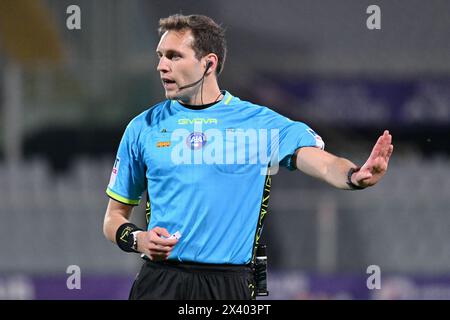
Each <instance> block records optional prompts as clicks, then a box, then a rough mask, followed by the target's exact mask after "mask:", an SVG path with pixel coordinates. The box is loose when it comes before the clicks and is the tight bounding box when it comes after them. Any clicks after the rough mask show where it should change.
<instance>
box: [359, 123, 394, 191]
mask: <svg viewBox="0 0 450 320" xmlns="http://www.w3.org/2000/svg"><path fill="white" fill-rule="evenodd" d="M393 150H394V146H393V145H392V136H391V135H390V134H389V131H388V130H385V131H384V133H383V135H381V136H380V137H379V138H378V140H377V142H376V143H375V146H374V147H373V149H372V153H371V154H370V156H369V158H368V159H367V161H366V163H364V165H363V166H362V167H361V169H360V170H359V171H358V172H355V174H354V176H353V177H352V178H353V180H354V181H355V182H356V184H357V185H359V186H361V187H370V186H373V185H374V184H376V183H377V182H378V181H380V179H381V178H382V177H383V175H384V174H385V173H386V170H387V167H388V163H389V158H390V157H391V155H392V151H393Z"/></svg>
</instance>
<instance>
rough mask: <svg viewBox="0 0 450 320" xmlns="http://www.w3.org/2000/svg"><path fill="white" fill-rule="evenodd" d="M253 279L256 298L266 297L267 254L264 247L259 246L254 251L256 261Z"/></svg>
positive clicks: (263, 245)
mask: <svg viewBox="0 0 450 320" xmlns="http://www.w3.org/2000/svg"><path fill="white" fill-rule="evenodd" d="M254 277H255V285H256V295H257V296H268V295H269V291H267V254H266V245H265V244H260V245H258V248H257V249H256V259H255V264H254Z"/></svg>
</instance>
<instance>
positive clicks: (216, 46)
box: [158, 14, 227, 74]
mask: <svg viewBox="0 0 450 320" xmlns="http://www.w3.org/2000/svg"><path fill="white" fill-rule="evenodd" d="M185 29H187V30H191V32H192V35H193V36H194V42H193V44H192V49H193V50H194V52H195V56H196V58H197V59H199V60H200V59H201V58H202V57H204V56H205V55H207V54H208V53H214V54H216V55H217V57H218V62H217V69H216V71H217V74H220V73H221V72H222V70H223V65H224V63H225V58H226V55H227V45H226V41H225V30H224V29H223V28H222V27H221V26H219V25H218V24H217V23H216V22H214V20H213V19H211V18H209V17H207V16H203V15H196V14H194V15H189V16H184V15H181V14H175V15H171V16H169V17H167V18H162V19H160V20H159V29H158V31H159V35H160V36H161V35H163V34H164V33H165V32H166V31H169V30H176V31H180V30H185Z"/></svg>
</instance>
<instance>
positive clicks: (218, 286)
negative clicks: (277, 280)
mask: <svg viewBox="0 0 450 320" xmlns="http://www.w3.org/2000/svg"><path fill="white" fill-rule="evenodd" d="M254 288H255V284H254V278H253V272H252V268H251V267H250V266H248V265H216V264H197V263H179V262H171V261H167V260H166V261H161V262H153V261H150V260H146V261H145V262H144V264H143V266H142V268H141V270H140V271H139V273H138V274H137V276H136V279H135V281H134V283H133V287H132V288H131V292H130V296H129V299H130V300H146V299H148V300H164V299H165V300H198V299H203V300H212V299H214V300H251V299H255V293H254V292H255V290H254Z"/></svg>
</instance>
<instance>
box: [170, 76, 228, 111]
mask: <svg viewBox="0 0 450 320" xmlns="http://www.w3.org/2000/svg"><path fill="white" fill-rule="evenodd" d="M222 97H223V95H222V92H221V91H220V89H219V85H218V84H217V82H216V81H214V82H212V83H207V81H206V79H205V83H204V84H203V87H202V85H199V87H198V90H197V91H196V92H195V94H194V95H192V96H191V97H186V99H182V100H179V102H181V103H183V104H187V105H191V106H201V105H205V104H211V103H214V102H217V101H219V100H220V99H221V98H222Z"/></svg>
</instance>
